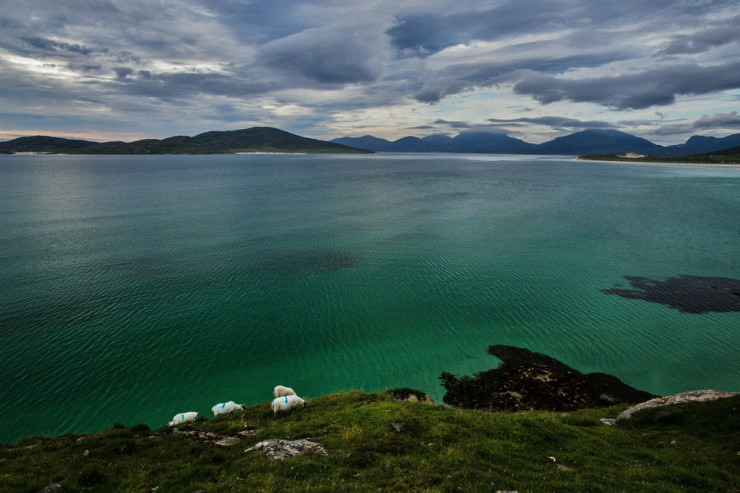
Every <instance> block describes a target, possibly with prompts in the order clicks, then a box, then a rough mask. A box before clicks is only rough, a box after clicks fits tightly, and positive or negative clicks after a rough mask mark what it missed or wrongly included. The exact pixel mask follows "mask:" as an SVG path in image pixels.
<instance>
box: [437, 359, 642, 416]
mask: <svg viewBox="0 0 740 493" xmlns="http://www.w3.org/2000/svg"><path fill="white" fill-rule="evenodd" d="M488 352H489V354H491V355H493V356H496V357H497V358H499V359H500V360H501V361H502V362H503V363H502V364H501V365H500V366H499V367H498V368H495V369H492V370H487V371H482V372H479V373H477V374H476V375H475V376H474V377H468V376H463V377H460V378H458V377H456V376H454V375H452V374H451V373H447V372H445V373H442V375H441V376H440V379H441V380H442V385H444V387H445V389H446V390H447V392H446V394H445V396H444V398H443V400H444V402H445V403H447V404H449V405H451V406H455V407H462V408H468V409H485V410H490V411H524V410H530V409H539V410H544V411H571V410H575V409H583V408H591V407H606V406H611V405H614V404H617V403H620V402H628V403H632V402H640V401H644V400H647V399H651V398H653V397H656V396H655V395H654V394H650V393H649V392H645V391H642V390H638V389H635V388H633V387H630V386H629V385H627V384H625V383H623V382H622V381H621V380H619V379H618V378H617V377H614V376H612V375H608V374H606V373H588V374H583V373H581V372H579V371H578V370H575V369H573V368H571V367H569V366H568V365H566V364H564V363H562V362H560V361H558V360H556V359H555V358H552V357H550V356H547V355H546V354H542V353H536V352H533V351H530V350H528V349H524V348H518V347H514V346H503V345H498V346H490V347H489V348H488Z"/></svg>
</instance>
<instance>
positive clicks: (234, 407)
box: [211, 401, 247, 418]
mask: <svg viewBox="0 0 740 493" xmlns="http://www.w3.org/2000/svg"><path fill="white" fill-rule="evenodd" d="M246 409H247V406H245V405H244V404H237V403H236V402H234V401H229V402H219V403H218V404H216V405H215V406H213V407H212V408H211V411H213V417H214V418H215V417H216V416H218V415H219V414H229V413H233V412H234V411H244V410H246Z"/></svg>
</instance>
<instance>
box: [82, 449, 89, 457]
mask: <svg viewBox="0 0 740 493" xmlns="http://www.w3.org/2000/svg"><path fill="white" fill-rule="evenodd" d="M82 457H90V451H89V450H87V449H85V451H84V452H82Z"/></svg>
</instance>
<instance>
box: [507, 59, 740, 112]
mask: <svg viewBox="0 0 740 493" xmlns="http://www.w3.org/2000/svg"><path fill="white" fill-rule="evenodd" d="M737 88H740V61H732V62H730V63H726V64H724V65H712V66H700V65H695V64H682V65H673V66H668V67H663V68H659V69H653V70H647V71H644V72H639V73H631V74H623V75H616V76H604V77H595V78H584V79H564V78H557V77H551V76H546V75H542V74H538V73H529V74H527V75H526V76H524V77H523V79H522V80H521V81H520V82H518V83H517V84H516V85H515V86H514V91H515V92H516V93H518V94H526V95H530V96H532V97H534V98H535V99H536V100H537V101H539V102H541V103H544V104H549V103H553V102H556V101H563V100H569V101H573V102H589V103H596V104H600V105H604V106H608V107H610V108H614V109H619V110H624V109H640V108H648V107H650V106H663V105H668V104H671V103H673V102H675V100H676V96H678V95H689V94H707V93H710V92H713V91H721V90H726V89H737Z"/></svg>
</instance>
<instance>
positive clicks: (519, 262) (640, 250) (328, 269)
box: [0, 154, 740, 442]
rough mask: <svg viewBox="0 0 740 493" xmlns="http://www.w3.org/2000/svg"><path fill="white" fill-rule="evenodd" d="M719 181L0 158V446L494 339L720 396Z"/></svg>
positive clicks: (739, 370) (372, 378)
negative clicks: (705, 282)
mask: <svg viewBox="0 0 740 493" xmlns="http://www.w3.org/2000/svg"><path fill="white" fill-rule="evenodd" d="M682 275H684V276H686V275H690V276H709V277H726V278H734V279H738V278H740V169H700V168H683V167H670V166H634V165H624V164H607V163H588V162H578V161H574V160H569V159H566V158H557V157H541V156H539V157H532V156H490V155H477V156H475V155H471V156H467V155H392V154H378V155H368V156H354V155H353V156H350V155H347V156H323V155H305V156H295V155H293V156H291V155H223V156H50V155H8V156H0V416H2V418H0V442H14V441H17V440H18V439H20V438H22V437H27V436H32V435H38V434H50V435H54V434H61V433H68V432H93V431H99V430H102V429H104V428H108V427H110V426H112V425H113V424H114V423H116V422H119V423H123V424H126V425H134V424H137V423H146V424H148V425H149V426H151V427H153V428H158V427H161V426H165V425H166V423H167V421H168V420H169V419H171V418H172V416H173V415H174V414H175V413H179V412H183V411H199V412H200V413H201V414H202V415H204V416H210V407H211V406H212V405H213V404H215V403H217V402H222V401H225V400H235V401H237V402H244V403H247V404H254V403H258V402H265V401H268V400H270V399H271V392H272V387H273V386H274V385H276V384H282V385H288V386H291V387H293V388H295V389H296V390H297V391H298V393H299V394H301V395H302V396H303V397H306V398H308V399H310V398H313V397H317V396H320V395H323V394H327V393H331V392H337V391H342V390H348V389H362V390H366V391H379V390H383V389H388V388H393V387H400V386H404V387H414V388H418V389H421V390H424V391H425V392H427V393H429V394H430V395H432V397H433V398H434V399H435V400H437V401H441V398H442V395H443V389H442V387H441V385H440V383H439V379H438V377H439V375H440V373H442V372H443V371H448V372H452V373H454V374H458V375H461V374H472V373H473V372H476V371H481V370H484V369H488V368H491V367H494V366H495V365H496V364H497V361H496V360H495V359H494V358H493V357H491V356H489V355H487V354H486V348H487V347H488V346H489V345H493V344H507V345H515V346H521V347H526V348H528V349H531V350H533V351H538V352H542V353H545V354H548V355H550V356H553V357H555V358H557V359H559V360H561V361H563V362H564V363H566V364H569V365H570V366H572V367H574V368H576V369H578V370H580V371H582V372H594V371H600V372H606V373H610V374H613V375H615V376H617V377H619V378H620V379H622V380H623V381H624V382H625V383H628V384H630V385H632V386H635V387H637V388H640V389H644V390H648V391H651V392H654V393H659V394H668V393H674V392H679V391H684V390H690V389H699V388H716V389H723V390H734V391H740V354H739V352H740V351H739V349H740V312H735V311H729V312H717V311H707V312H704V313H687V312H682V311H680V310H679V309H677V308H675V307H671V306H668V305H666V304H661V303H654V302H650V301H646V300H643V299H629V298H624V297H621V296H616V295H614V294H609V293H606V292H605V291H606V290H609V289H614V288H630V283H629V281H628V280H627V279H626V278H625V276H639V277H646V278H649V279H652V280H656V281H662V280H666V279H668V278H673V277H676V276H682Z"/></svg>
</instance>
